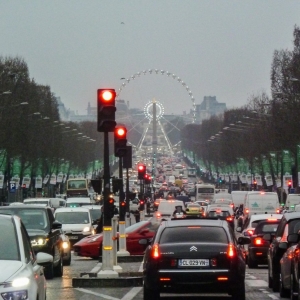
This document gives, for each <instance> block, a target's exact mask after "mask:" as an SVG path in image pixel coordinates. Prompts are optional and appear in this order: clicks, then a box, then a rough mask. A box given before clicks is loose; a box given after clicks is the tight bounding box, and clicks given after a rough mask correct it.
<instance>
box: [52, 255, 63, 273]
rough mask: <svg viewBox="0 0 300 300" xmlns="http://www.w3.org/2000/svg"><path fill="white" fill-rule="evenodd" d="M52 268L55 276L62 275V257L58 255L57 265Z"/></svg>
mask: <svg viewBox="0 0 300 300" xmlns="http://www.w3.org/2000/svg"><path fill="white" fill-rule="evenodd" d="M53 270H54V275H55V276H57V277H62V275H63V273H64V267H63V259H62V257H60V259H59V262H58V265H57V266H56V267H54V268H53Z"/></svg>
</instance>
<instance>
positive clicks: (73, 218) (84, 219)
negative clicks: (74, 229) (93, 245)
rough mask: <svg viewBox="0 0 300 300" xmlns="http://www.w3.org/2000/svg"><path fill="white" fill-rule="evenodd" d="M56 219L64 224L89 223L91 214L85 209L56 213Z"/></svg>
mask: <svg viewBox="0 0 300 300" xmlns="http://www.w3.org/2000/svg"><path fill="white" fill-rule="evenodd" d="M55 220H56V221H58V222H60V223H62V224H88V223H89V222H90V218H89V214H88V213H87V212H84V211H76V212H75V211H74V212H73V211H70V212H57V213H55Z"/></svg>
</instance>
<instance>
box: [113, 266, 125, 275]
mask: <svg viewBox="0 0 300 300" xmlns="http://www.w3.org/2000/svg"><path fill="white" fill-rule="evenodd" d="M113 268H114V271H116V272H117V273H122V272H123V268H122V267H121V266H119V265H116V266H113Z"/></svg>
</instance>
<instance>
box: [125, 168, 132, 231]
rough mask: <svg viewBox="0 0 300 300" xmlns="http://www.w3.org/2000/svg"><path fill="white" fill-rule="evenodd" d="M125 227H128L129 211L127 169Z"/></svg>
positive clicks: (127, 177) (127, 175) (127, 178)
mask: <svg viewBox="0 0 300 300" xmlns="http://www.w3.org/2000/svg"><path fill="white" fill-rule="evenodd" d="M125 195H126V225H125V226H126V227H128V226H130V225H131V223H130V220H131V219H130V211H129V201H130V200H129V174H128V168H126V194H125Z"/></svg>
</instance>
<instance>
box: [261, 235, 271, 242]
mask: <svg viewBox="0 0 300 300" xmlns="http://www.w3.org/2000/svg"><path fill="white" fill-rule="evenodd" d="M263 240H265V241H268V242H271V241H272V235H271V234H270V233H267V234H264V236H263Z"/></svg>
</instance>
